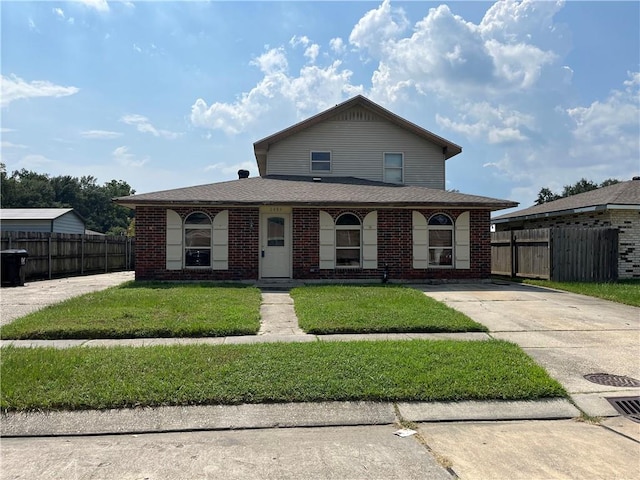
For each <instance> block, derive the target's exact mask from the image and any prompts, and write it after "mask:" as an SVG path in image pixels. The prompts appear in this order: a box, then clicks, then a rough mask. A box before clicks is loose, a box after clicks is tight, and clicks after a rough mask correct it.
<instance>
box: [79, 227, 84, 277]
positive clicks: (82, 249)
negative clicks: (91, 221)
mask: <svg viewBox="0 0 640 480" xmlns="http://www.w3.org/2000/svg"><path fill="white" fill-rule="evenodd" d="M80 275H84V235H82V238H81V239H80Z"/></svg>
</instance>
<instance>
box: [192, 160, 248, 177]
mask: <svg viewBox="0 0 640 480" xmlns="http://www.w3.org/2000/svg"><path fill="white" fill-rule="evenodd" d="M238 170H249V175H250V176H257V175H259V172H258V167H256V162H251V161H247V162H241V163H234V164H233V165H228V164H226V163H215V164H213V165H207V166H206V167H204V171H205V172H211V171H213V172H215V173H218V174H221V175H222V176H225V177H226V176H229V175H231V174H237V172H238Z"/></svg>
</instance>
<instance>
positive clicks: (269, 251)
mask: <svg viewBox="0 0 640 480" xmlns="http://www.w3.org/2000/svg"><path fill="white" fill-rule="evenodd" d="M261 217H262V218H261V221H260V230H261V235H260V242H261V246H260V257H261V258H260V261H261V263H262V278H290V277H291V214H290V213H280V212H274V213H263V214H262V215H261Z"/></svg>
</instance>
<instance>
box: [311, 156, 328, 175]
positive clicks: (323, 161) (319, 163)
mask: <svg viewBox="0 0 640 480" xmlns="http://www.w3.org/2000/svg"><path fill="white" fill-rule="evenodd" d="M311 171H312V172H330V171H331V152H311Z"/></svg>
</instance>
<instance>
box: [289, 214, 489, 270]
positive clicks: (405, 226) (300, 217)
mask: <svg viewBox="0 0 640 480" xmlns="http://www.w3.org/2000/svg"><path fill="white" fill-rule="evenodd" d="M322 210H324V211H325V212H327V213H328V214H329V215H331V216H332V217H333V219H334V220H335V219H336V218H337V217H338V216H339V215H340V214H342V213H345V212H350V213H355V214H356V215H358V217H360V221H362V220H363V219H364V217H365V216H366V215H367V213H369V212H371V211H373V210H377V212H378V268H377V269H375V270H372V269H362V268H357V269H354V268H344V269H335V270H320V269H319V268H318V265H319V263H320V259H319V252H318V242H319V236H320V233H319V230H320V227H319V213H318V212H319V210H318V209H315V208H294V209H293V232H294V233H293V236H294V238H293V276H294V278H298V279H305V280H334V279H335V280H342V279H372V280H379V279H381V278H382V273H383V271H384V266H385V264H386V265H387V268H388V270H389V279H391V280H394V279H395V280H413V281H425V280H453V279H469V280H470V279H473V280H478V279H487V278H489V276H490V275H491V244H490V241H491V233H490V212H489V211H482V210H471V212H470V213H471V215H470V230H471V232H470V240H471V268H470V269H465V270H456V269H451V268H429V269H414V268H413V258H412V257H413V238H412V237H413V224H412V213H411V212H412V211H411V210H407V209H333V208H323V209H322ZM419 211H420V213H422V214H423V215H424V216H425V218H429V217H430V216H431V215H433V214H434V213H445V214H447V215H449V216H450V217H451V218H453V219H454V221H455V219H456V218H457V217H458V215H460V214H461V213H462V212H463V211H465V210H446V209H445V210H442V209H438V210H419Z"/></svg>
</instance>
